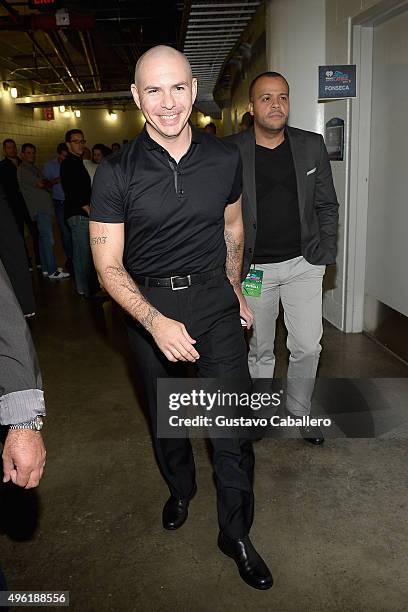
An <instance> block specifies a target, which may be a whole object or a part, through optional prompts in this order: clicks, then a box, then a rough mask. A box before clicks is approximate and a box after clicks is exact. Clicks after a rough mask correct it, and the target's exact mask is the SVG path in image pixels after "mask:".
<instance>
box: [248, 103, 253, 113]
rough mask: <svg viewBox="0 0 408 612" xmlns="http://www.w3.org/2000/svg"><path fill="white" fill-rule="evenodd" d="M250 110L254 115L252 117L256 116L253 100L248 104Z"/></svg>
mask: <svg viewBox="0 0 408 612" xmlns="http://www.w3.org/2000/svg"><path fill="white" fill-rule="evenodd" d="M248 110H249V112H250V114H251V115H252V117H253V116H254V105H253V103H252V102H250V103H249V104H248Z"/></svg>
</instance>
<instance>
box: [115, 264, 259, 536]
mask: <svg viewBox="0 0 408 612" xmlns="http://www.w3.org/2000/svg"><path fill="white" fill-rule="evenodd" d="M140 291H141V292H142V293H143V295H145V297H146V298H147V299H148V300H149V302H150V303H151V304H152V305H153V306H154V307H155V308H157V309H158V310H159V312H161V313H162V314H163V315H165V316H167V317H169V318H171V319H175V320H176V321H180V322H182V323H184V325H185V326H186V328H187V331H188V333H189V334H190V336H191V337H192V338H194V339H195V340H196V341H197V342H196V344H195V345H194V346H195V348H196V349H197V351H198V353H199V354H200V358H199V359H198V360H197V362H196V363H195V366H196V368H197V374H198V376H199V377H202V378H219V377H220V378H221V377H223V378H237V379H239V380H240V385H242V384H245V385H246V389H247V390H249V389H250V388H251V378H250V375H249V370H248V362H247V347H246V343H245V339H244V333H243V331H242V327H241V323H240V318H239V302H238V299H237V297H236V295H235V292H234V290H233V288H232V286H231V284H230V282H229V281H228V279H227V278H226V277H225V275H224V274H220V276H218V277H216V278H213V279H211V280H209V281H207V282H205V283H203V284H198V285H192V286H191V287H189V288H188V289H181V290H179V291H172V290H171V289H168V288H156V287H147V288H146V287H140ZM127 327H128V333H129V339H130V344H131V348H132V350H133V352H134V354H135V357H136V360H137V365H138V367H139V369H140V373H141V375H142V378H143V383H144V385H145V389H146V395H147V401H148V404H149V412H150V418H151V424H152V432H153V444H154V449H155V453H156V459H157V462H158V464H159V467H160V470H161V472H162V475H163V477H164V479H165V480H166V482H167V485H168V487H169V489H170V493H171V494H172V495H175V496H179V497H184V498H189V497H191V495H192V492H193V489H194V485H195V465H194V457H193V452H192V448H191V443H190V440H189V439H185V438H177V439H174V438H172V439H167V438H158V437H157V395H156V391H157V385H156V381H157V378H166V377H170V376H175V377H183V375H184V374H183V369H182V368H183V366H184V362H181V363H180V362H178V363H176V364H174V363H172V362H169V361H168V360H167V359H166V357H165V356H164V355H163V353H162V352H161V351H160V349H159V348H158V347H157V345H156V343H155V342H154V340H153V338H152V336H151V335H150V334H149V333H148V332H146V330H145V329H144V328H143V327H142V326H141V325H140V324H139V323H137V322H136V321H134V320H133V319H131V318H130V317H128V318H127ZM211 443H212V461H213V466H214V472H215V480H216V485H217V509H218V521H219V526H220V530H221V531H223V532H224V533H225V534H226V535H227V536H229V537H233V538H239V537H243V536H244V535H246V534H247V533H248V532H249V529H250V527H251V525H252V520H253V505H254V500H253V489H252V481H253V469H254V454H253V450H252V444H251V442H250V441H249V440H243V439H225V438H222V439H220V438H218V439H217V438H213V439H212V440H211Z"/></svg>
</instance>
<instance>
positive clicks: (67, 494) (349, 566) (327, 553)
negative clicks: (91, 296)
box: [0, 278, 408, 612]
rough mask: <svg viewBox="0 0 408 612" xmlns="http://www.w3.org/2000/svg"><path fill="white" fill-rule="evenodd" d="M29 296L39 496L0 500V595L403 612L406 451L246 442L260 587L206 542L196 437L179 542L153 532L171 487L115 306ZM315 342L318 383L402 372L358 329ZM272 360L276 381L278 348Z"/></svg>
mask: <svg viewBox="0 0 408 612" xmlns="http://www.w3.org/2000/svg"><path fill="white" fill-rule="evenodd" d="M37 293H38V315H37V317H36V318H35V320H34V321H33V325H32V331H33V337H34V340H35V344H36V347H37V350H38V354H39V358H40V363H41V367H42V372H43V378H44V384H45V391H46V401H47V409H48V417H47V421H46V428H45V433H44V435H45V441H46V445H47V451H48V455H47V457H48V461H47V468H46V473H45V476H44V478H43V481H42V483H41V486H40V488H39V489H38V490H34V491H28V492H25V491H19V490H14V488H13V487H11V486H4V485H2V489H1V491H0V493H1V495H0V503H1V524H0V529H1V531H2V532H3V534H2V535H1V536H0V542H1V551H2V552H1V565H2V567H3V569H4V572H5V574H6V576H7V579H8V583H9V588H10V589H15V590H27V589H29V590H67V591H70V597H71V606H70V607H71V609H72V610H75V612H82V611H86V612H88V611H89V612H91V611H92V612H102V611H105V610H106V611H108V610H109V611H114V612H118V611H120V612H128V611H129V612H130V611H141V612H145V611H146V612H147V611H166V612H173V611H174V612H176V611H177V612H216V611H220V612H221V611H222V612H224V611H225V610H230V609H234V610H236V611H237V612H241V611H244V610H251V611H252V610H275V611H277V612H292V611H294V612H317V611H320V610H322V611H323V610H324V611H325V612H346V611H350V612H356V611H364V612H365V611H370V612H371V611H378V612H380V611H393V612H394V611H395V612H396V611H402V610H407V608H408V604H407V601H408V580H407V542H408V528H407V520H406V519H407V469H406V467H407V461H406V459H407V447H408V444H407V442H406V441H403V440H387V441H384V440H381V441H380V440H358V439H354V440H346V439H341V440H330V441H326V443H325V444H324V445H323V446H322V447H318V448H315V447H312V446H310V445H308V444H306V443H305V442H303V441H301V440H271V439H268V440H263V441H261V442H259V443H257V444H256V448H255V451H256V460H257V463H256V482H255V496H256V511H255V523H254V527H253V530H252V532H251V533H252V539H253V541H254V543H255V544H256V545H257V547H258V548H259V550H260V552H261V553H262V554H263V556H264V557H265V559H266V560H267V562H268V563H269V564H270V567H271V569H272V571H273V574H274V578H275V585H274V587H273V588H272V589H271V590H270V591H267V592H259V591H255V590H253V589H251V588H249V587H247V586H246V585H245V584H244V583H243V582H242V581H241V580H240V579H239V577H238V575H237V571H236V568H235V564H234V563H233V562H232V561H231V560H229V559H227V558H226V557H224V556H223V555H222V554H221V553H220V552H219V551H218V549H217V547H216V537H217V523H216V506H215V489H214V486H213V482H212V477H211V467H210V464H209V460H208V455H207V451H206V447H205V444H204V442H203V441H201V440H195V441H194V447H195V451H196V463H197V477H198V494H197V496H196V498H195V499H194V501H193V502H192V504H191V506H190V516H189V519H188V521H187V523H186V524H185V525H184V526H183V527H182V528H181V529H180V530H179V531H177V532H174V533H172V532H166V531H164V530H163V529H162V527H161V509H162V505H163V503H164V502H165V500H166V499H167V495H168V493H167V489H166V486H165V485H164V484H163V482H162V479H161V477H160V475H159V473H158V470H157V469H156V465H155V461H154V458H153V454H152V450H151V444H150V439H149V433H148V427H147V423H146V421H145V418H144V416H143V413H142V411H141V409H140V408H138V406H137V402H136V398H135V391H134V385H133V384H132V382H131V375H130V372H131V370H132V365H131V358H130V356H129V354H128V351H127V348H126V341H125V336H124V331H123V328H122V326H121V314H120V311H119V310H118V309H117V308H116V307H113V305H112V303H110V302H107V303H104V304H103V305H102V304H92V303H90V302H87V301H84V300H81V299H80V298H78V297H77V296H75V295H74V291H73V287H72V283H71V281H70V280H69V281H65V282H61V283H60V284H58V283H55V284H51V283H50V282H49V281H45V280H43V279H42V278H41V279H39V280H38V282H37ZM281 340H282V333H280V336H279V342H280V343H281ZM323 344H324V351H323V354H322V359H321V368H320V375H322V376H327V377H328V376H338V377H348V376H350V377H370V376H371V377H408V367H407V366H406V365H404V364H403V363H402V362H399V361H398V360H396V359H395V358H394V357H393V356H392V355H390V354H389V353H387V352H386V351H384V350H383V349H382V348H380V347H379V346H378V345H376V344H375V343H373V342H372V341H371V340H370V339H368V338H366V337H364V336H362V335H359V334H358V335H345V334H341V333H340V332H338V331H337V330H335V329H334V328H333V327H332V326H330V325H326V327H325V335H324V342H323ZM279 355H280V358H281V359H280V360H281V362H282V363H281V365H280V366H279V369H278V374H279V375H281V374H282V373H283V371H284V366H283V365H282V364H283V362H284V359H285V349H283V348H282V349H280V351H279Z"/></svg>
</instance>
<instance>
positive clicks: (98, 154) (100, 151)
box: [92, 143, 112, 164]
mask: <svg viewBox="0 0 408 612" xmlns="http://www.w3.org/2000/svg"><path fill="white" fill-rule="evenodd" d="M111 154H112V149H110V148H109V147H107V146H106V145H104V144H101V143H98V144H96V145H94V146H93V147H92V161H93V162H94V164H100V163H101V161H103V160H104V159H105V157H107V156H108V155H111Z"/></svg>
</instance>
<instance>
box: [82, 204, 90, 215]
mask: <svg viewBox="0 0 408 612" xmlns="http://www.w3.org/2000/svg"><path fill="white" fill-rule="evenodd" d="M82 210H84V211H85V212H86V213H88V215H90V214H91V207H90V206H89V204H85V206H82Z"/></svg>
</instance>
